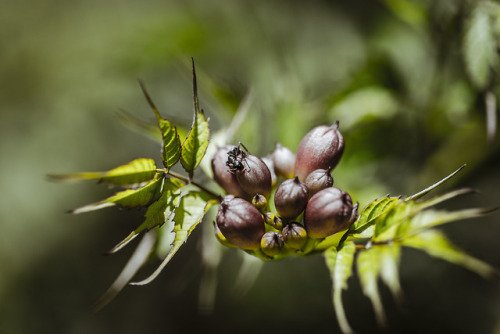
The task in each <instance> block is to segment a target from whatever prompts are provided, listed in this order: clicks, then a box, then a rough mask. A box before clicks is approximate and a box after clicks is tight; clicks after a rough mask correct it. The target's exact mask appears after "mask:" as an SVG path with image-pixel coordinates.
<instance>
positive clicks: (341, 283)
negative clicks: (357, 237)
mask: <svg viewBox="0 0 500 334" xmlns="http://www.w3.org/2000/svg"><path fill="white" fill-rule="evenodd" d="M355 251H356V246H355V245H354V243H352V242H345V243H344V244H343V247H342V248H341V249H340V250H337V249H336V248H334V247H332V248H329V249H327V250H326V251H325V252H324V257H325V262H326V266H327V268H328V270H329V271H330V277H331V279H332V289H333V291H332V301H333V307H334V309H335V315H336V316H337V321H338V322H339V326H340V329H341V330H342V332H343V333H353V330H352V328H351V326H350V325H349V322H348V321H347V317H346V314H345V311H344V305H343V304H342V290H344V289H347V280H348V279H349V277H351V275H352V264H353V262H354V253H355Z"/></svg>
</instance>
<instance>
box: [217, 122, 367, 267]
mask: <svg viewBox="0 0 500 334" xmlns="http://www.w3.org/2000/svg"><path fill="white" fill-rule="evenodd" d="M338 127H339V123H338V122H336V123H335V124H333V125H332V126H318V127H315V128H314V129H312V130H311V131H310V132H309V133H307V134H306V135H305V136H304V138H303V139H302V141H301V142H300V144H299V147H298V150H297V154H294V153H293V151H292V150H290V149H289V148H287V147H284V146H283V145H281V144H280V143H277V144H276V148H275V150H274V151H273V152H272V153H271V154H269V155H267V156H266V157H264V158H259V157H257V156H254V155H251V154H250V153H249V152H248V151H247V149H246V148H245V147H244V146H243V145H242V144H239V145H238V146H224V147H221V148H219V149H218V150H217V152H216V154H215V156H214V157H213V159H212V170H213V173H214V179H215V181H216V182H217V183H218V184H219V185H220V186H221V187H222V188H223V189H224V190H225V191H226V192H227V193H228V196H226V197H224V198H223V199H222V201H221V204H220V206H219V211H218V212H217V217H216V222H215V224H214V225H215V226H214V227H215V233H216V236H217V238H218V239H219V240H220V241H221V242H222V243H223V244H224V245H226V246H233V247H239V248H242V249H244V250H247V251H253V252H260V254H264V256H266V257H269V258H276V257H277V256H279V255H280V254H288V253H290V251H292V252H301V251H305V248H307V247H308V246H307V244H308V243H307V242H308V240H313V241H314V240H315V239H322V238H326V237H328V236H330V235H333V234H335V233H338V232H343V231H346V230H347V229H348V228H349V227H350V225H351V224H352V222H353V221H354V220H355V219H356V218H357V203H356V205H353V202H352V199H351V196H350V195H349V194H348V193H346V192H344V191H342V190H340V189H339V188H336V187H334V186H333V183H334V180H333V177H332V175H331V173H332V170H333V169H334V167H335V166H336V165H337V164H338V162H339V161H340V158H341V156H342V154H343V151H344V138H343V137H342V134H341V133H340V131H339V129H338ZM274 189H275V192H274V194H273V193H272V190H274ZM270 204H274V207H271V205H270Z"/></svg>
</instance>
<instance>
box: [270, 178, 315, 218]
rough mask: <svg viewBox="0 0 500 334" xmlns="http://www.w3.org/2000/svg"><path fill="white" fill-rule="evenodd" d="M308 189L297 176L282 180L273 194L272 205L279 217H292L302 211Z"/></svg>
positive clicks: (307, 196) (304, 206) (305, 203)
mask: <svg viewBox="0 0 500 334" xmlns="http://www.w3.org/2000/svg"><path fill="white" fill-rule="evenodd" d="M308 198H309V191H308V190H307V187H306V185H305V183H304V182H302V181H300V180H299V178H298V177H295V178H294V179H289V180H285V181H283V182H282V183H281V184H280V185H279V186H278V189H276V193H275V194H274V206H275V207H276V211H278V214H279V215H280V217H282V218H285V219H293V218H296V217H298V215H300V214H301V213H302V211H304V209H305V208H306V205H307V200H308Z"/></svg>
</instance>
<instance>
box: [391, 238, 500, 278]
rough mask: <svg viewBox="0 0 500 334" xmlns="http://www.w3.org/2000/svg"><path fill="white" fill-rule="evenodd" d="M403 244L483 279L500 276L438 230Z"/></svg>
mask: <svg viewBox="0 0 500 334" xmlns="http://www.w3.org/2000/svg"><path fill="white" fill-rule="evenodd" d="M401 244H402V245H404V246H408V247H413V248H417V249H420V250H423V251H425V252H426V253H428V254H429V255H431V256H434V257H437V258H440V259H443V260H445V261H448V262H451V263H454V264H457V265H460V266H462V267H465V268H467V269H469V270H471V271H473V272H476V273H477V274H479V275H481V276H483V277H492V276H498V275H499V273H498V271H497V270H496V269H495V268H493V267H491V266H490V265H489V264H487V263H485V262H483V261H481V260H478V259H476V258H474V257H472V256H470V255H468V254H466V253H465V252H463V251H462V250H460V249H459V248H457V247H456V246H455V245H453V244H452V243H451V242H450V241H449V240H448V239H447V238H446V236H445V235H444V234H443V233H441V232H440V231H437V230H427V231H424V232H421V233H419V234H416V235H413V236H410V237H407V238H405V239H403V241H402V242H401Z"/></svg>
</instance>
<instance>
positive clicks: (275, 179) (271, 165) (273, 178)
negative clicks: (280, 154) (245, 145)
mask: <svg viewBox="0 0 500 334" xmlns="http://www.w3.org/2000/svg"><path fill="white" fill-rule="evenodd" d="M262 161H264V163H265V164H266V166H267V168H269V172H271V187H274V186H275V185H276V183H278V177H277V176H276V173H275V171H274V162H273V159H272V157H271V156H269V155H267V156H265V157H263V158H262Z"/></svg>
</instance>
